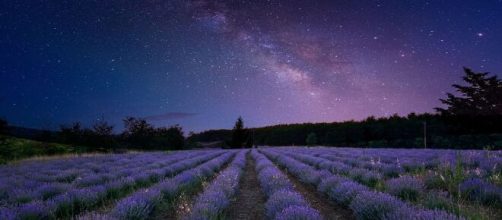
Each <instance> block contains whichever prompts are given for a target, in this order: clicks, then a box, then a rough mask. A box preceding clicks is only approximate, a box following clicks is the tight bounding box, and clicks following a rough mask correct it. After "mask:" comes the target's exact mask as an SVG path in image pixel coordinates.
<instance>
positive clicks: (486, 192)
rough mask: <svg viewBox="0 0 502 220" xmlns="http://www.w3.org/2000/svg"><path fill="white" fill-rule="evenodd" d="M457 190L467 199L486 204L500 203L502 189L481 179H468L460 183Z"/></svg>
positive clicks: (501, 200)
mask: <svg viewBox="0 0 502 220" xmlns="http://www.w3.org/2000/svg"><path fill="white" fill-rule="evenodd" d="M459 190H460V192H461V193H462V195H463V196H464V197H466V198H467V199H469V200H474V201H480V202H482V203H483V204H486V205H502V190H501V189H500V188H498V187H497V186H495V185H493V184H491V183H488V182H486V181H484V180H482V179H479V178H472V179H468V180H466V181H464V182H463V183H461V184H460V186H459Z"/></svg>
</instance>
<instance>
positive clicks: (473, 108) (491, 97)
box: [436, 68, 502, 116]
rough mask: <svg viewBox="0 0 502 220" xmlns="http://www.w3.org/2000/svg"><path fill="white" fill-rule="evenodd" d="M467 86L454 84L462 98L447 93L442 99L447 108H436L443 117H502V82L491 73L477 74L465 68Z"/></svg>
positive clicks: (464, 78)
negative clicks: (490, 74)
mask: <svg viewBox="0 0 502 220" xmlns="http://www.w3.org/2000/svg"><path fill="white" fill-rule="evenodd" d="M464 71H465V74H466V75H465V76H464V77H463V80H464V81H465V82H466V83H467V85H465V86H462V85H458V84H454V85H453V87H454V88H455V89H456V90H457V92H458V93H459V94H460V96H455V95H453V94H451V93H447V98H446V99H440V100H441V102H442V103H443V104H445V105H447V108H436V110H437V111H439V112H440V113H441V114H442V115H460V116H462V115H466V116H494V115H502V81H501V80H499V79H498V78H497V76H495V75H494V76H488V74H489V73H475V72H473V71H472V70H470V69H468V68H464Z"/></svg>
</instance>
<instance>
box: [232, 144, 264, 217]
mask: <svg viewBox="0 0 502 220" xmlns="http://www.w3.org/2000/svg"><path fill="white" fill-rule="evenodd" d="M265 201H266V200H265V195H264V194H263V192H262V191H261V187H260V182H259V181H258V174H257V173H256V171H255V161H254V160H253V159H252V158H251V155H250V153H248V155H247V156H246V167H245V169H244V174H243V177H242V179H241V182H240V184H239V191H238V192H237V198H236V200H235V201H233V202H232V204H231V205H230V207H229V208H228V212H227V216H226V219H245V220H260V219H265Z"/></svg>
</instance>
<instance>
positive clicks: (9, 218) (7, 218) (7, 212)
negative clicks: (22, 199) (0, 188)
mask: <svg viewBox="0 0 502 220" xmlns="http://www.w3.org/2000/svg"><path fill="white" fill-rule="evenodd" d="M0 219H2V220H14V219H16V212H15V210H14V209H9V208H0Z"/></svg>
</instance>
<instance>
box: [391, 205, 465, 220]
mask: <svg viewBox="0 0 502 220" xmlns="http://www.w3.org/2000/svg"><path fill="white" fill-rule="evenodd" d="M383 219H385V220H402V219H406V220H463V219H464V218H462V217H458V216H456V215H454V214H451V213H448V212H445V211H441V210H415V209H413V208H410V207H405V208H401V209H398V210H396V211H393V212H390V213H388V214H387V215H385V216H384V217H383Z"/></svg>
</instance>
